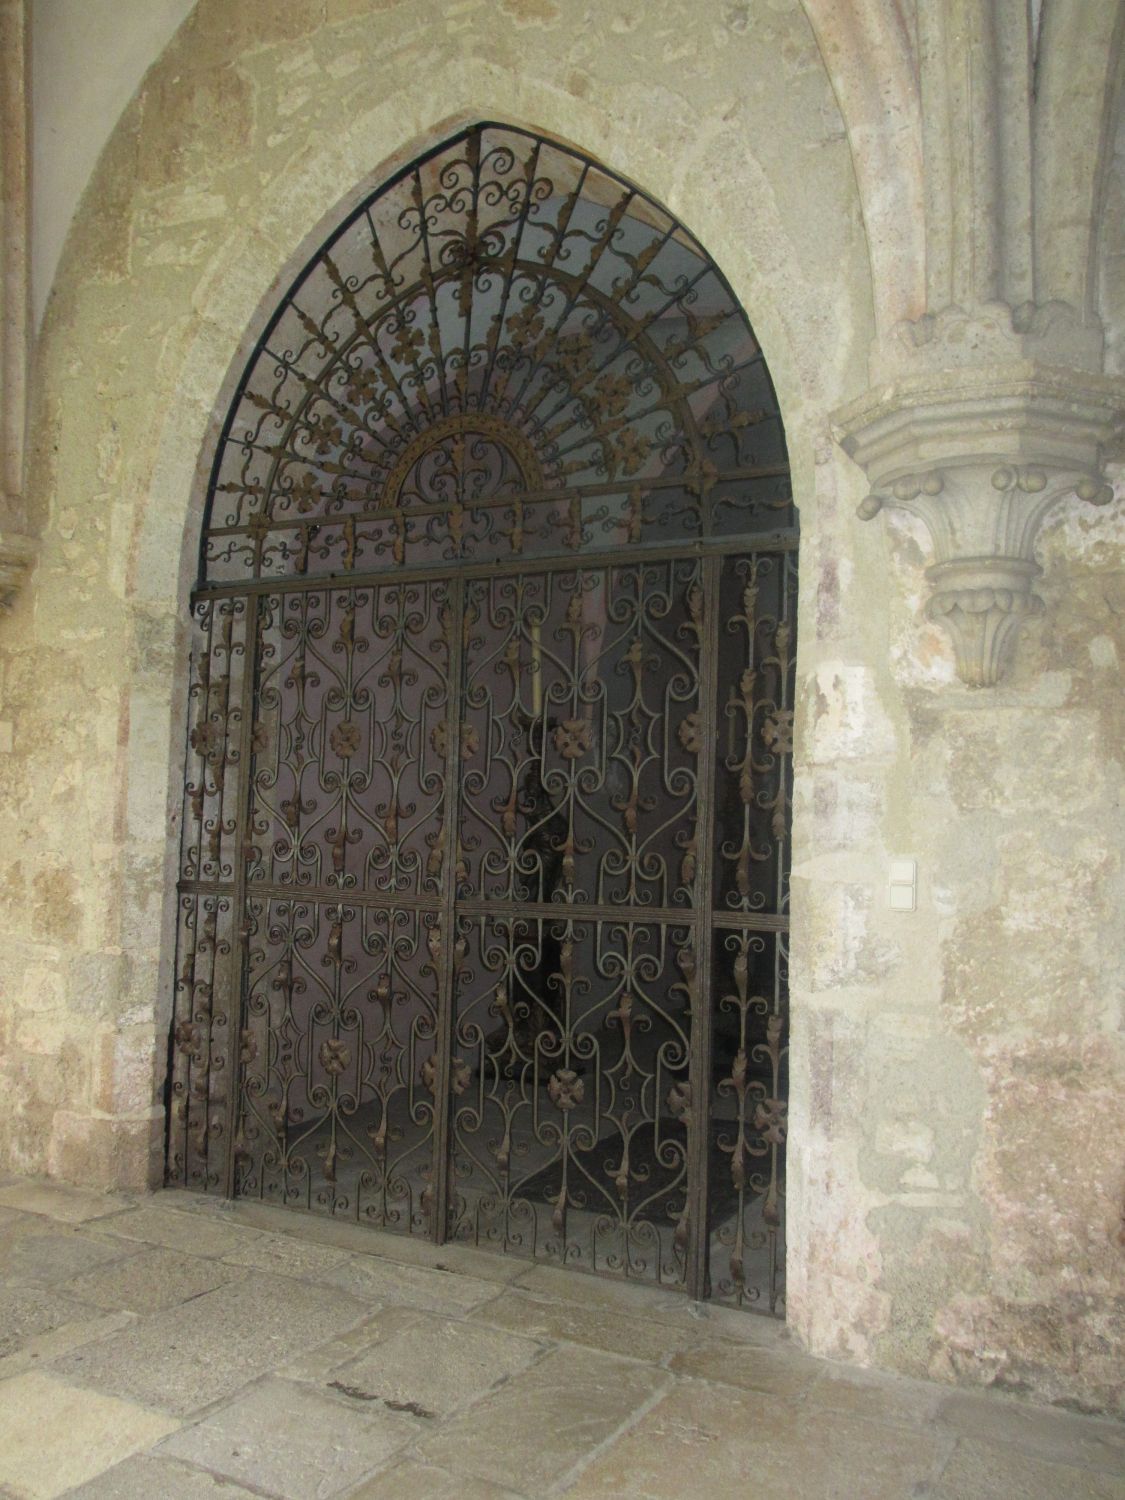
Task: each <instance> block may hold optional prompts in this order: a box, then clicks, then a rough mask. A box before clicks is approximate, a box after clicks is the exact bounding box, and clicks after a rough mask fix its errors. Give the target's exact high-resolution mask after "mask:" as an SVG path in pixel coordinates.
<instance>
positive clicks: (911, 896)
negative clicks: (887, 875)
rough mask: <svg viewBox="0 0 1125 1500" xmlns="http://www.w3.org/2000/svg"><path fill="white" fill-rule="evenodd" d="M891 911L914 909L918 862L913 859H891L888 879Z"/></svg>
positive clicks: (916, 893) (916, 892) (916, 900)
mask: <svg viewBox="0 0 1125 1500" xmlns="http://www.w3.org/2000/svg"><path fill="white" fill-rule="evenodd" d="M890 904H891V910H892V911H914V910H915V908H916V907H917V905H918V863H917V861H916V860H913V859H892V860H891V879H890Z"/></svg>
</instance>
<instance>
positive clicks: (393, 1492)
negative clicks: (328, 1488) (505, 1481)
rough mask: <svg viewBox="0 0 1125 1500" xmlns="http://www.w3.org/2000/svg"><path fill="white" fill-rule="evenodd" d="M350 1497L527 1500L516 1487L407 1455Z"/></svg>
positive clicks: (349, 1499)
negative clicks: (469, 1475) (471, 1475)
mask: <svg viewBox="0 0 1125 1500" xmlns="http://www.w3.org/2000/svg"><path fill="white" fill-rule="evenodd" d="M347 1500H524V1497H523V1496H522V1495H521V1494H520V1493H519V1492H518V1491H517V1490H508V1489H504V1488H503V1486H501V1485H498V1484H490V1483H489V1482H488V1480H486V1479H471V1478H468V1477H467V1476H465V1475H463V1474H451V1473H450V1472H449V1471H448V1470H446V1469H438V1468H435V1467H434V1466H433V1465H432V1464H422V1463H418V1462H417V1461H416V1460H414V1459H412V1458H407V1459H404V1460H403V1461H402V1463H398V1464H395V1466H394V1468H393V1469H387V1470H386V1471H385V1472H384V1473H382V1474H379V1475H377V1476H376V1477H375V1478H374V1479H369V1480H368V1481H367V1482H366V1483H365V1484H361V1485H360V1486H359V1488H358V1489H354V1490H349V1491H348V1493H347Z"/></svg>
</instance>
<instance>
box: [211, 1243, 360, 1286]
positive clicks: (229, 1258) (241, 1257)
mask: <svg viewBox="0 0 1125 1500" xmlns="http://www.w3.org/2000/svg"><path fill="white" fill-rule="evenodd" d="M348 1259H349V1253H348V1251H346V1250H333V1249H331V1248H329V1247H328V1246H326V1245H314V1244H310V1243H309V1242H308V1241H307V1240H302V1239H296V1238H294V1237H292V1236H290V1235H282V1234H263V1235H260V1236H258V1237H257V1238H255V1239H253V1240H251V1241H250V1243H249V1244H246V1245H240V1246H239V1248H238V1249H237V1250H232V1251H230V1252H229V1253H228V1254H227V1255H224V1257H223V1260H224V1263H225V1264H226V1265H228V1266H244V1267H247V1268H249V1269H251V1270H255V1271H272V1272H274V1273H275V1274H277V1275H279V1276H308V1277H311V1278H313V1279H314V1280H315V1279H316V1278H317V1277H320V1276H324V1275H326V1274H327V1273H328V1272H329V1271H332V1270H334V1269H335V1268H336V1267H337V1266H339V1265H342V1264H343V1263H344V1262H345V1261H346V1260H348Z"/></svg>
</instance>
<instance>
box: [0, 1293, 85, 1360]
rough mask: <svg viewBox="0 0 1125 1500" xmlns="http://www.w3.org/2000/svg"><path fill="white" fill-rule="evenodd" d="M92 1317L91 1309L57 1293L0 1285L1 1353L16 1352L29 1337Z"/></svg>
mask: <svg viewBox="0 0 1125 1500" xmlns="http://www.w3.org/2000/svg"><path fill="white" fill-rule="evenodd" d="M89 1316H90V1312H89V1309H88V1308H85V1307H83V1306H82V1305H81V1304H80V1303H77V1302H73V1301H71V1299H70V1298H69V1297H62V1296H59V1295H58V1293H56V1292H49V1291H46V1290H44V1289H42V1288H39V1287H11V1288H9V1287H6V1286H3V1285H0V1355H8V1354H12V1353H14V1352H15V1351H16V1350H17V1349H19V1348H21V1347H22V1346H23V1345H24V1344H26V1343H27V1342H28V1340H29V1339H34V1338H37V1337H38V1336H39V1335H40V1334H42V1333H49V1332H50V1331H51V1330H52V1329H54V1328H61V1327H62V1325H63V1324H64V1323H72V1322H74V1321H75V1320H77V1319H82V1318H88V1317H89Z"/></svg>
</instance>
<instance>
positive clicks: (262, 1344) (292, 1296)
mask: <svg viewBox="0 0 1125 1500" xmlns="http://www.w3.org/2000/svg"><path fill="white" fill-rule="evenodd" d="M193 1222H194V1221H193ZM207 1227H208V1226H207V1225H206V1221H202V1220H201V1221H200V1223H199V1228H200V1230H204V1229H205V1228H207ZM366 1311H367V1308H366V1305H365V1304H363V1303H360V1302H356V1301H355V1300H354V1299H353V1298H351V1297H348V1296H346V1295H344V1294H343V1293H341V1292H338V1291H330V1290H324V1289H321V1288H316V1287H309V1286H304V1285H302V1284H300V1283H299V1282H295V1281H293V1280H292V1278H290V1277H287V1276H269V1275H267V1274H266V1273H264V1272H262V1273H259V1274H257V1275H255V1276H252V1277H247V1278H245V1279H244V1280H242V1281H238V1282H235V1283H233V1284H231V1285H227V1286H223V1287H219V1288H218V1290H216V1291H214V1292H208V1293H207V1294H206V1295H205V1296H202V1297H197V1298H196V1299H195V1300H194V1301H193V1302H189V1303H187V1304H186V1306H185V1307H182V1308H181V1307H173V1308H168V1309H166V1310H165V1311H164V1312H161V1313H157V1314H155V1315H154V1316H153V1317H150V1318H146V1319H145V1320H144V1321H143V1322H142V1323H139V1324H137V1325H136V1326H135V1327H133V1328H130V1329H128V1330H127V1331H125V1332H124V1333H119V1334H116V1335H115V1336H114V1337H113V1338H109V1339H105V1340H104V1341H102V1342H101V1343H98V1344H95V1345H92V1346H90V1347H88V1348H84V1349H80V1350H77V1351H75V1352H74V1353H73V1354H70V1355H67V1356H66V1357H65V1358H63V1359H61V1360H59V1361H58V1363H57V1365H56V1366H55V1368H56V1369H57V1370H58V1372H59V1374H60V1375H61V1376H63V1377H64V1378H66V1379H69V1380H74V1381H79V1382H81V1383H82V1384H83V1385H86V1386H91V1387H93V1388H95V1389H97V1390H104V1391H111V1392H113V1393H114V1394H116V1395H120V1396H124V1397H131V1398H132V1399H134V1400H144V1401H147V1402H150V1403H151V1404H153V1405H155V1406H158V1407H159V1408H160V1409H161V1410H162V1411H169V1412H174V1413H176V1414H178V1415H180V1414H183V1413H186V1412H190V1411H194V1410H195V1409H196V1408H198V1407H201V1406H206V1405H208V1404H209V1403H210V1402H212V1401H217V1400H219V1399H220V1398H221V1397H224V1396H229V1395H231V1394H232V1393H233V1392H234V1391H236V1390H238V1389H239V1387H240V1386H243V1385H245V1384H246V1383H247V1382H248V1381H250V1380H253V1379H254V1378H255V1377H256V1376H258V1375H263V1374H265V1373H266V1371H268V1370H271V1369H272V1368H273V1367H274V1366H275V1365H277V1364H280V1363H282V1362H284V1361H285V1360H286V1359H291V1358H293V1357H294V1356H295V1355H296V1354H298V1353H299V1352H300V1351H301V1350H302V1349H304V1348H306V1347H308V1346H311V1345H315V1344H318V1343H322V1342H324V1341H325V1340H326V1339H329V1338H331V1337H332V1336H333V1334H335V1333H339V1332H342V1331H343V1330H344V1329H346V1328H349V1327H351V1326H352V1325H353V1324H355V1323H358V1322H359V1321H360V1320H361V1319H362V1318H363V1316H364V1314H365V1313H366Z"/></svg>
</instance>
